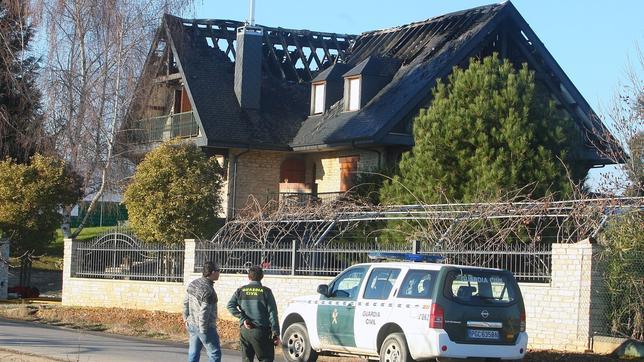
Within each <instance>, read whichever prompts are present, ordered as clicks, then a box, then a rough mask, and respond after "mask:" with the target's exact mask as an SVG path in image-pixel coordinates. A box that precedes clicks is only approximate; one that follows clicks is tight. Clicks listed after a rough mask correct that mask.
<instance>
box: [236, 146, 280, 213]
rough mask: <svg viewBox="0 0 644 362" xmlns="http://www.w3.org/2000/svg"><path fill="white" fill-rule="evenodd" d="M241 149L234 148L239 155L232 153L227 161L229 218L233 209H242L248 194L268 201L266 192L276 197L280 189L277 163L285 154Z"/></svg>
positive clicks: (259, 199) (262, 200) (262, 201)
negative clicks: (229, 160)
mask: <svg viewBox="0 0 644 362" xmlns="http://www.w3.org/2000/svg"><path fill="white" fill-rule="evenodd" d="M242 152H244V150H235V151H234V152H233V154H234V155H239V156H232V157H231V162H229V163H228V177H229V179H228V200H229V201H228V217H231V216H232V215H234V212H233V208H235V209H242V208H244V206H245V205H246V203H247V202H248V196H249V195H255V197H256V198H257V199H258V201H259V202H261V203H264V202H266V201H268V197H269V195H273V196H274V197H277V193H278V192H279V178H280V165H281V163H282V160H283V159H284V156H285V155H286V153H284V152H271V151H249V152H244V153H243V154H242ZM235 158H237V175H235ZM233 178H234V179H233ZM233 198H234V199H235V200H233Z"/></svg>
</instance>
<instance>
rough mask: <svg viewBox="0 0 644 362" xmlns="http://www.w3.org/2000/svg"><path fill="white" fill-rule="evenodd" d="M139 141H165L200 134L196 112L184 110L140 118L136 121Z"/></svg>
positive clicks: (135, 126) (135, 125) (136, 132)
mask: <svg viewBox="0 0 644 362" xmlns="http://www.w3.org/2000/svg"><path fill="white" fill-rule="evenodd" d="M134 128H135V129H134V131H135V134H136V139H137V141H138V142H139V143H152V142H163V141H165V140H169V139H171V138H177V137H179V138H187V137H196V136H198V135H199V126H198V125H197V121H196V120H195V115H194V112H192V111H190V112H183V113H176V114H171V115H164V116H159V117H152V118H146V119H141V120H138V121H136V122H135V123H134Z"/></svg>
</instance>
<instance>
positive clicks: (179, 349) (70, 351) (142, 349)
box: [0, 319, 241, 362]
mask: <svg viewBox="0 0 644 362" xmlns="http://www.w3.org/2000/svg"><path fill="white" fill-rule="evenodd" d="M0 349H6V350H11V351H17V352H20V353H25V354H30V355H36V356H43V357H49V358H51V359H56V360H62V361H78V362H108V361H109V362H113V361H119V362H130V361H131V362H139V361H168V362H173V361H177V362H178V361H181V362H184V361H185V360H186V358H187V357H188V346H187V344H182V343H173V342H161V341H152V340H147V339H142V338H134V337H121V336H114V335H108V334H105V333H98V332H87V331H80V330H73V329H68V328H60V327H53V326H46V325H40V324H34V323H29V322H16V321H9V320H6V319H0ZM25 360H28V358H27V359H25ZM201 360H202V361H207V360H208V359H207V357H206V354H205V352H202V356H201ZM240 360H241V355H240V353H239V352H238V351H233V350H223V358H222V361H224V362H232V361H235V362H238V361H240Z"/></svg>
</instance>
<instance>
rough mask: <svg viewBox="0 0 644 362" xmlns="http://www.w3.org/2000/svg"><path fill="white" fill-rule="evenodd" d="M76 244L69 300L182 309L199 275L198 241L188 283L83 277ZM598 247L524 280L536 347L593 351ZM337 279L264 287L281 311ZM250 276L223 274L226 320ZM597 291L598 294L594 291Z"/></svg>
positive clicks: (567, 253)
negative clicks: (541, 277)
mask: <svg viewBox="0 0 644 362" xmlns="http://www.w3.org/2000/svg"><path fill="white" fill-rule="evenodd" d="M75 245H76V242H72V241H71V240H66V241H65V257H64V261H65V267H64V273H63V304H64V305H77V306H80V305H86V306H102V307H122V308H138V309H148V310H164V311H170V312H179V311H180V310H181V301H182V299H183V296H184V293H185V287H186V285H187V284H188V283H189V282H190V281H192V280H194V279H195V278H198V277H199V276H200V274H198V273H194V255H195V242H194V240H186V253H185V255H186V260H185V262H184V282H183V283H162V282H142V281H128V280H101V279H81V278H72V277H71V268H70V265H73V264H72V263H73V260H72V257H71V254H72V250H73V248H74V247H75ZM597 251H598V246H597V245H593V244H589V243H578V244H555V245H553V249H552V280H551V282H550V283H543V284H530V283H521V284H520V288H521V292H522V294H523V298H524V301H525V306H526V322H527V332H528V335H529V346H530V348H536V349H556V350H566V351H584V350H586V349H588V348H589V347H590V346H591V344H590V338H591V337H592V333H591V331H592V330H593V329H592V328H593V323H597V321H596V320H595V319H594V318H595V317H594V316H596V315H599V314H601V313H599V312H598V311H597V310H595V308H596V304H593V303H591V302H592V298H591V296H592V295H595V292H596V291H598V289H599V283H598V280H597V279H596V277H595V276H597V275H599V272H598V270H597V269H596V264H595V263H594V262H593V261H594V260H595V258H594V254H595V253H596V252H597ZM330 280H331V278H326V277H306V276H290V275H289V276H285V275H270V274H268V275H266V276H265V278H264V285H266V286H268V287H269V288H271V289H272V290H273V292H274V293H275V297H276V299H277V303H278V309H279V311H280V312H283V311H284V308H286V305H287V303H288V301H289V300H290V299H291V298H293V297H295V296H300V295H306V294H315V292H316V288H317V285H318V284H322V283H328V282H329V281H330ZM247 282H248V280H247V278H246V276H245V275H243V274H223V275H221V277H220V280H219V281H217V282H216V283H215V289H216V291H217V294H218V296H219V301H220V302H219V305H218V308H219V315H220V318H224V319H230V318H232V316H231V315H230V314H229V313H228V311H226V310H225V307H226V303H227V302H228V300H229V299H230V297H231V296H232V294H233V293H234V291H235V290H236V289H237V288H238V287H239V286H241V285H243V284H245V283H247ZM591 290H592V291H593V294H591Z"/></svg>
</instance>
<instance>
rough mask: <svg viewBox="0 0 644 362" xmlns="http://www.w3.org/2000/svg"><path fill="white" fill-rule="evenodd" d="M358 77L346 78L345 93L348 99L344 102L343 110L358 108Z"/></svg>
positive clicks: (355, 109)
mask: <svg viewBox="0 0 644 362" xmlns="http://www.w3.org/2000/svg"><path fill="white" fill-rule="evenodd" d="M360 83H361V82H360V77H351V78H347V80H346V83H345V84H346V87H347V95H348V96H349V99H348V100H347V102H346V106H345V110H347V111H350V112H351V111H357V110H359V109H360V92H361V89H360V88H361V85H360Z"/></svg>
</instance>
